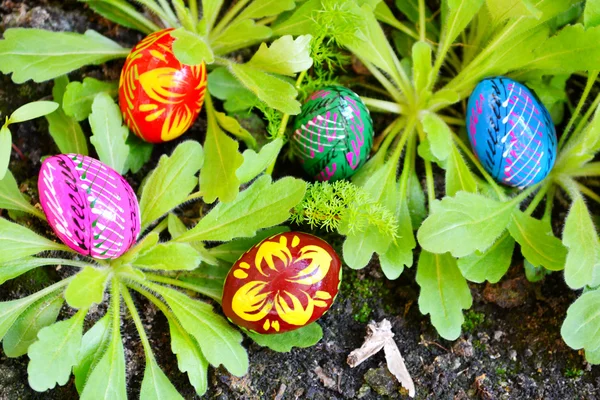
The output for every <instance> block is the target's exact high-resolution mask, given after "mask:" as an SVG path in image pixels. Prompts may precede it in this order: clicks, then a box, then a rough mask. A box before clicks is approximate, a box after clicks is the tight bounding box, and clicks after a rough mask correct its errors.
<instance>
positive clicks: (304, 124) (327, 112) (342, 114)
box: [291, 86, 373, 181]
mask: <svg viewBox="0 0 600 400" xmlns="http://www.w3.org/2000/svg"><path fill="white" fill-rule="evenodd" d="M291 142H292V144H291V146H292V149H293V151H294V153H295V154H296V155H297V156H298V158H299V160H300V163H301V164H302V167H303V168H304V171H306V173H307V174H308V175H310V176H311V177H313V178H314V179H316V180H319V181H335V180H339V179H345V178H349V177H350V176H352V175H353V174H354V173H355V172H356V171H357V170H358V168H360V166H362V165H363V164H364V163H365V161H367V158H368V157H369V153H370V151H371V147H373V121H372V120H371V116H370V114H369V110H368V109H367V107H366V106H365V103H363V101H362V100H361V99H360V97H358V95H357V94H356V93H354V92H353V91H351V90H350V89H346V88H345V87H342V86H326V87H324V88H322V89H321V90H318V91H316V92H314V93H313V94H312V95H310V97H309V98H308V100H307V101H306V102H305V103H304V104H303V105H302V110H301V112H300V115H298V116H297V117H296V120H295V123H294V133H293V135H292V139H291Z"/></svg>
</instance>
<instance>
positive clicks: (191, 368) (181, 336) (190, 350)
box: [169, 319, 208, 396]
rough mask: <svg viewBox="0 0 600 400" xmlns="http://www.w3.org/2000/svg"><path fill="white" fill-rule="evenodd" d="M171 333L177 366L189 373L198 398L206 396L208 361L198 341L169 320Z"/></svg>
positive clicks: (172, 348)
mask: <svg viewBox="0 0 600 400" xmlns="http://www.w3.org/2000/svg"><path fill="white" fill-rule="evenodd" d="M169 328H170V332H171V350H172V351H173V353H174V354H175V355H176V356H177V366H178V367H179V370H180V371H181V372H187V374H188V379H189V380H190V383H191V384H192V386H193V387H194V389H196V393H197V394H198V396H202V395H204V393H206V389H207V388H208V376H207V375H208V361H206V358H205V357H204V355H203V354H202V351H201V350H200V346H198V342H196V339H194V338H193V337H191V336H190V335H189V334H188V333H187V332H186V331H185V330H184V329H183V328H182V327H181V325H180V324H179V323H178V322H176V321H172V320H171V319H169Z"/></svg>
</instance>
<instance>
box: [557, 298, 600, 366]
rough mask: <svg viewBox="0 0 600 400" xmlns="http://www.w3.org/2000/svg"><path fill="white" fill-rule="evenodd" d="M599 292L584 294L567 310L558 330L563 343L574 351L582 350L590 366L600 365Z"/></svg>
mask: <svg viewBox="0 0 600 400" xmlns="http://www.w3.org/2000/svg"><path fill="white" fill-rule="evenodd" d="M598 309H600V290H593V291H590V292H587V293H584V294H583V295H581V297H579V298H578V299H577V300H575V302H574V303H573V304H571V306H570V307H569V309H568V310H567V317H566V318H565V322H563V324H562V327H561V329H560V334H561V336H562V338H563V340H564V341H565V343H566V344H567V345H568V346H569V347H571V348H573V349H575V350H579V349H584V350H585V358H586V360H587V361H588V362H589V363H591V364H600V351H599V349H600V336H599V335H598V331H599V330H600V314H599V313H598Z"/></svg>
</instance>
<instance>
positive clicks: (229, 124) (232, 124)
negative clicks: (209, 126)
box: [215, 112, 256, 149]
mask: <svg viewBox="0 0 600 400" xmlns="http://www.w3.org/2000/svg"><path fill="white" fill-rule="evenodd" d="M215 117H216V118H217V122H218V123H219V126H221V128H223V129H224V130H226V131H227V132H229V133H231V134H232V135H233V136H235V137H237V138H238V139H240V140H243V141H244V143H246V146H248V147H249V148H251V149H256V139H254V136H252V134H251V133H250V132H248V131H247V130H246V129H244V128H242V126H241V125H240V123H239V122H238V120H237V119H235V118H233V117H230V116H229V115H227V114H225V113H222V112H215Z"/></svg>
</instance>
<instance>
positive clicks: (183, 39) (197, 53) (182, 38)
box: [171, 28, 215, 65]
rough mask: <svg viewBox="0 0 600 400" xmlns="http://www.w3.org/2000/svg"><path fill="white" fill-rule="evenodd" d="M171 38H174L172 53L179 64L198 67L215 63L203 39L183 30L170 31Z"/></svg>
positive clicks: (210, 50)
mask: <svg viewBox="0 0 600 400" xmlns="http://www.w3.org/2000/svg"><path fill="white" fill-rule="evenodd" d="M171 36H172V37H174V38H175V42H174V43H173V53H174V54H175V57H177V59H178V60H179V61H180V62H181V63H183V64H186V65H198V64H202V63H203V62H206V63H207V64H212V63H213V62H215V56H214V54H213V52H212V49H211V48H210V46H209V45H208V43H206V41H205V40H204V38H203V37H201V36H199V35H196V34H195V33H193V32H190V31H188V30H186V29H184V28H179V29H176V30H174V31H172V32H171Z"/></svg>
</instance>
